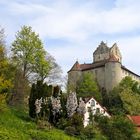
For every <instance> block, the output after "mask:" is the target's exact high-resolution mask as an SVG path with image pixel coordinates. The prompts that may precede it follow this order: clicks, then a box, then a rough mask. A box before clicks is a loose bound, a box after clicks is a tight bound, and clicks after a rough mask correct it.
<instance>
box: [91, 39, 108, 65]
mask: <svg viewBox="0 0 140 140" xmlns="http://www.w3.org/2000/svg"><path fill="white" fill-rule="evenodd" d="M108 58H109V47H108V46H107V44H106V43H104V42H103V41H102V42H101V43H100V45H99V46H98V47H97V49H96V50H95V52H94V53H93V62H98V61H102V60H106V59H108Z"/></svg>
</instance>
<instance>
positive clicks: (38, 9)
mask: <svg viewBox="0 0 140 140" xmlns="http://www.w3.org/2000/svg"><path fill="white" fill-rule="evenodd" d="M0 7H1V8H0V25H1V27H3V28H4V29H5V34H6V41H7V45H8V46H9V47H10V44H11V42H12V41H13V40H14V39H15V33H16V32H17V31H18V30H20V28H21V26H23V25H29V26H32V28H33V30H34V31H35V32H36V33H39V35H40V38H41V39H42V41H43V43H44V47H45V49H46V50H47V51H48V52H49V53H50V54H51V55H52V56H54V57H55V59H56V61H57V63H58V64H59V65H60V66H61V67H62V70H63V72H64V75H66V73H67V71H68V70H69V69H70V68H71V66H72V65H73V63H74V62H75V61H76V60H77V59H78V60H79V62H80V63H84V62H85V63H91V62H92V55H93V51H94V50H95V49H96V47H97V46H98V45H99V44H100V42H101V41H102V40H103V41H105V42H107V44H108V46H109V47H111V46H112V45H113V44H114V43H115V42H116V43H117V44H118V47H119V48H120V51H121V53H122V57H123V65H125V66H126V67H127V68H129V69H130V70H132V71H134V72H135V73H137V74H140V68H139V65H140V61H139V55H140V14H139V13H140V8H139V7H140V0H28V1H24V0H2V1H0Z"/></svg>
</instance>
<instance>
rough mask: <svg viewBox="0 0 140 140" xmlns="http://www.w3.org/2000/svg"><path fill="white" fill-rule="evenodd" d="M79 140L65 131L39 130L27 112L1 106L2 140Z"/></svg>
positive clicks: (0, 133)
mask: <svg viewBox="0 0 140 140" xmlns="http://www.w3.org/2000/svg"><path fill="white" fill-rule="evenodd" d="M63 139H64V140H77V138H73V137H70V136H67V135H66V134H65V133H64V132H63V131H61V130H58V129H55V128H52V129H51V130H47V129H37V125H36V123H35V122H33V121H32V120H31V119H30V118H29V117H28V114H27V112H23V111H22V110H20V111H19V110H17V109H15V108H9V107H7V105H6V104H5V103H4V102H3V103H1V104H0V140H63Z"/></svg>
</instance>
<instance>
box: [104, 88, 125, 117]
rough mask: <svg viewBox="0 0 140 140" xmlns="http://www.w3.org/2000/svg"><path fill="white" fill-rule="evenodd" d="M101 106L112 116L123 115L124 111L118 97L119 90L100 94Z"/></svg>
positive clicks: (115, 89)
mask: <svg viewBox="0 0 140 140" xmlns="http://www.w3.org/2000/svg"><path fill="white" fill-rule="evenodd" d="M102 97H103V106H105V107H106V108H107V109H108V111H109V112H110V113H111V114H113V115H118V114H125V113H126V111H125V109H124V107H123V102H122V99H121V97H120V95H119V89H118V88H114V89H113V90H112V91H110V92H109V93H106V92H105V93H102Z"/></svg>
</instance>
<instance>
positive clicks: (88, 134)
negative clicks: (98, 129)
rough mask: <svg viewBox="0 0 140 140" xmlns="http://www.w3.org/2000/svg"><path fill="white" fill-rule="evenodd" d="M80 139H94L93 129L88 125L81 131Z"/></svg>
mask: <svg viewBox="0 0 140 140" xmlns="http://www.w3.org/2000/svg"><path fill="white" fill-rule="evenodd" d="M80 138H81V139H92V138H95V129H94V128H93V126H91V125H89V126H87V127H85V128H84V129H83V130H82V131H81V137H80Z"/></svg>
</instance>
